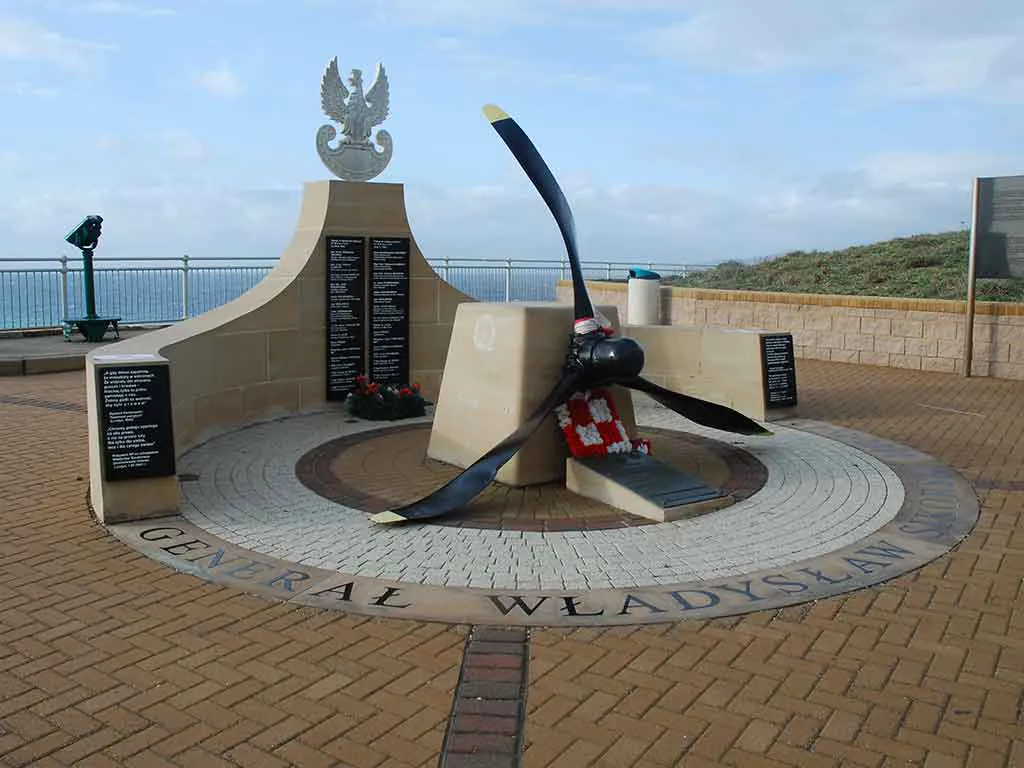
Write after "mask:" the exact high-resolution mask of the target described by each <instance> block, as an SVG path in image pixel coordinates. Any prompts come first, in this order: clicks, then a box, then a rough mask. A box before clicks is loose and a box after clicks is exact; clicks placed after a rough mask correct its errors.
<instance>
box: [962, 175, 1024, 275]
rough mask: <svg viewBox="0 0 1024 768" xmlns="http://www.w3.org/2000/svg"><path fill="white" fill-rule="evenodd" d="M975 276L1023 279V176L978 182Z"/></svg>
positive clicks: (999, 177)
mask: <svg viewBox="0 0 1024 768" xmlns="http://www.w3.org/2000/svg"><path fill="white" fill-rule="evenodd" d="M977 205H978V231H977V232H975V233H974V237H975V238H976V245H977V249H976V253H977V267H976V274H977V276H978V277H991V278H1011V277H1016V278H1024V176H997V177H993V178H985V179H978V201H977Z"/></svg>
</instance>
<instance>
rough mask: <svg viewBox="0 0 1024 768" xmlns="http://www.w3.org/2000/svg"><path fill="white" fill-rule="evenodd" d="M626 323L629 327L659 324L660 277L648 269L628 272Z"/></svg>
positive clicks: (636, 268)
mask: <svg viewBox="0 0 1024 768" xmlns="http://www.w3.org/2000/svg"><path fill="white" fill-rule="evenodd" d="M628 291H629V293H628V299H629V301H628V303H627V305H626V322H627V323H628V324H629V325H659V324H660V323H661V275H659V274H658V273H657V272H651V271H650V270H648V269H640V268H638V267H634V268H633V269H631V270H629V286H628Z"/></svg>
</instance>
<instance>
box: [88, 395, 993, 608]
mask: <svg viewBox="0 0 1024 768" xmlns="http://www.w3.org/2000/svg"><path fill="white" fill-rule="evenodd" d="M670 417H671V415H670ZM305 418H308V417H305ZM666 418H668V422H666ZM639 420H640V414H639V413H638V421H639ZM282 421H287V420H282ZM654 421H655V422H656V424H657V426H666V425H667V426H668V427H669V428H683V427H682V426H681V425H682V424H683V422H682V420H681V419H680V420H678V423H675V424H673V423H672V422H671V418H669V417H659V419H655V420H654ZM773 427H778V429H779V432H781V433H785V432H788V433H791V434H792V435H804V436H807V439H808V440H810V439H815V438H817V439H819V440H823V441H825V442H832V443H835V444H837V445H841V446H845V447H847V448H848V449H850V451H851V454H850V455H851V456H854V459H855V460H856V461H857V462H859V464H861V465H863V466H861V469H862V470H863V469H864V468H865V467H867V468H868V469H870V470H871V471H874V472H876V473H880V474H881V475H886V476H891V478H896V481H897V483H896V485H893V483H892V480H891V478H890V480H889V481H888V485H887V486H886V487H887V489H888V491H887V493H889V494H890V495H889V497H887V498H888V501H886V500H883V501H882V502H881V506H880V508H883V507H885V505H886V503H888V505H889V506H890V507H893V506H895V504H896V502H898V509H896V510H895V514H891V515H888V513H886V514H887V515H888V519H887V520H886V521H885V522H884V523H882V524H881V525H879V526H877V527H875V528H874V529H873V530H871V531H870V532H869V533H867V534H866V535H863V536H860V537H859V538H856V540H851V541H846V542H840V543H841V545H840V546H836V547H835V548H834V549H831V551H828V552H823V553H820V554H817V555H815V556H812V557H807V558H804V559H800V560H796V561H792V562H785V563H784V564H781V565H774V564H773V565H769V566H768V567H754V568H750V569H749V570H746V571H742V572H731V571H729V570H728V568H726V569H724V570H722V573H723V575H721V576H718V577H715V576H711V577H710V578H701V579H689V580H687V579H679V580H677V581H675V582H672V583H669V582H664V581H659V582H658V583H653V584H652V583H645V584H636V585H625V586H612V587H610V588H608V587H605V588H600V587H589V586H588V585H587V584H580V585H577V584H563V585H562V586H561V588H539V589H534V588H529V587H527V586H523V585H514V586H511V587H508V586H499V585H497V584H493V585H491V586H489V587H473V586H451V585H443V584H432V583H419V582H414V581H408V580H403V579H401V578H394V577H392V576H390V575H376V576H366V575H356V574H351V573H345V572H339V571H338V570H333V569H329V568H324V567H318V566H314V565H310V564H308V563H304V562H297V561H296V559H293V558H288V559H285V558H281V557H277V556H275V555H274V554H273V553H272V552H273V547H266V548H265V550H266V549H270V550H271V552H268V551H257V550H256V549H253V548H252V547H251V546H246V545H240V544H239V543H235V542H232V541H231V538H232V537H234V538H236V539H237V537H238V535H237V533H236V532H233V531H230V530H227V529H223V528H221V529H217V528H216V526H214V525H204V526H200V525H197V524H196V522H195V521H193V520H190V519H188V514H187V513H186V514H184V515H176V516H173V517H167V518H162V519H158V520H149V521H141V522H134V523H123V524H117V525H110V526H108V527H109V530H110V531H111V532H112V533H113V534H114V535H115V536H117V537H118V538H119V539H121V540H122V541H124V542H125V543H127V544H128V545H129V546H132V547H134V548H135V549H137V550H139V551H141V552H142V553H144V554H145V555H147V556H148V557H151V558H153V559H156V560H158V561H160V562H162V563H164V564H166V565H167V566H169V567H171V568H173V569H175V570H178V571H181V572H185V573H189V574H192V575H194V576H196V577H199V578H201V579H204V580H207V581H211V582H216V583H219V584H224V585H229V586H233V587H236V588H239V589H241V590H244V591H246V592H248V593H251V594H255V595H260V596H262V597H265V598H269V599H274V600H282V601H287V602H290V603H295V604H300V605H305V606H311V607H317V608H325V609H336V610H343V611H349V612H354V613H360V614H368V615H377V616H386V617H391V618H407V619H415V620H425V621H441V622H449V623H471V624H501V625H523V626H526V625H533V626H605V625H628V624H644V623H657V622H671V621H678V620H683V619H705V618H712V617H720V616H730V615H738V614H743V613H748V612H752V611H757V610H765V609H776V608H781V607H785V606H790V605H796V604H799V603H804V602H808V601H812V600H817V599H821V598H824V597H830V596H834V595H838V594H842V593H846V592H851V591H854V590H857V589H862V588H865V587H869V586H872V585H876V584H880V583H883V582H885V581H888V580H890V579H892V578H895V577H897V576H899V575H901V574H903V573H907V572H908V571H912V570H915V569H917V568H920V567H921V566H923V565H925V564H926V563H928V562H931V561H932V560H934V559H936V558H938V557H941V556H942V555H943V554H945V553H946V552H948V551H949V550H950V549H951V548H953V547H954V546H956V544H957V543H958V542H959V541H961V540H962V539H963V538H964V537H965V536H966V535H967V534H968V533H969V532H970V531H971V529H972V528H973V526H974V525H975V523H976V522H977V519H978V515H979V505H978V500H977V497H976V495H975V493H974V491H973V489H972V487H971V486H970V484H968V483H967V482H966V481H965V480H964V479H963V478H962V477H961V476H960V475H959V474H958V473H956V472H955V471H953V470H952V469H950V468H949V467H946V466H944V465H942V464H941V463H939V462H937V461H936V460H935V459H934V458H932V457H931V456H928V455H926V454H924V453H921V452H919V451H916V450H914V449H912V448H909V447H907V446H903V445H900V444H898V443H895V442H892V441H889V440H884V439H881V438H877V437H874V436H872V435H869V434H865V433H863V432H858V431H855V430H851V429H846V428H843V427H838V426H835V425H831V424H827V423H824V422H816V421H809V420H801V419H794V420H789V421H785V422H774V423H773ZM366 428H373V427H366V425H359V426H358V427H356V431H361V430H363V429H366ZM686 428H689V425H687V426H686ZM247 429H253V428H247ZM245 431H246V430H240V431H239V433H232V435H235V436H237V435H239V434H240V433H241V432H245ZM229 437H230V436H229ZM323 437H324V436H323V435H313V436H311V438H310V439H322V438H323ZM253 438H256V439H259V435H257V434H253V435H250V437H249V439H253ZM213 442H216V440H214V441H211V443H213ZM821 444H822V445H823V444H825V443H824V442H823V443H821ZM207 445H209V444H207ZM226 448H228V449H231V445H230V442H229V444H228V445H227V446H226ZM235 450H236V449H235ZM188 456H189V454H187V455H186V458H188ZM197 456H199V457H201V456H202V452H201V451H199V452H198V453H196V454H195V455H194V456H193V458H196V457H197ZM184 463H185V464H186V465H187V464H188V462H187V461H186V462H184ZM769 467H770V465H769ZM251 469H252V468H251V467H250V470H251ZM183 471H186V470H183ZM235 472H236V475H235V480H236V481H237V480H239V479H240V478H243V477H244V476H245V473H244V467H241V466H240V465H239V466H236V468H235ZM264 472H268V470H267V469H266V468H265V467H264ZM250 479H251V478H250ZM275 479H278V476H275V475H273V473H271V476H270V477H264V478H263V480H264V481H266V482H269V483H271V487H272V484H273V482H274V481H275ZM295 484H296V486H298V485H299V484H298V481H297V480H296V481H295ZM897 485H898V490H899V493H898V494H897V493H896V490H897ZM185 486H186V487H187V486H188V484H187V483H186V484H185ZM766 486H768V487H770V486H772V476H771V468H770V471H769V479H768V482H767V484H766ZM766 491H767V488H766V490H763V491H762V492H761V493H765V492H766ZM307 492H308V491H307ZM308 493H310V495H313V494H312V492H308ZM759 495H760V493H758V494H754V496H753V497H752V498H751V499H749V500H748V501H747V502H745V503H751V502H753V501H755V500H756V499H757V497H758V496H759ZM321 501H323V500H321ZM268 502H270V503H281V499H276V500H275V499H269V500H268ZM806 502H807V500H806V499H804V500H802V501H801V500H800V499H793V500H792V503H794V504H797V503H804V504H805V506H806ZM285 503H289V502H288V501H287V499H286V500H285ZM324 503H329V502H324ZM240 504H241V503H240ZM245 506H246V504H241V506H240V509H241V508H242V507H245ZM249 506H250V509H249V514H251V512H252V509H251V504H250V505H249ZM740 506H742V505H734V506H733V507H730V508H729V509H731V510H736V509H738V508H739V507H740ZM812 507H813V504H812V505H811V507H808V509H811V508H812ZM339 509H342V508H340V507H339ZM807 514H808V516H809V517H808V522H811V518H810V516H811V515H813V512H812V511H809V512H808V513H807ZM708 517H710V516H705V517H704V518H700V519H699V520H702V521H703V520H706V519H707V518H708ZM267 519H268V521H269V523H268V524H270V525H272V524H273V517H272V516H268V518H267ZM681 522H683V523H687V522H691V523H694V522H697V521H681ZM663 525H679V523H673V524H659V525H657V526H644V527H642V528H635V529H627V532H629V531H633V532H635V531H641V532H654V533H655V534H657V533H658V531H659V529H660V528H661V527H662V526H663ZM318 530H319V529H317V528H316V527H315V526H313V527H312V528H311V529H310V530H309V531H307V532H306V533H307V534H312V535H314V536H315V535H316V533H317V531H318ZM434 530H435V531H438V532H440V531H444V530H445V529H444V528H441V527H435V528H434ZM447 531H448V533H449V534H450V535H453V536H463V535H466V534H470V535H473V534H478V535H487V534H497V533H501V532H494V531H472V530H471V531H466V530H465V529H447ZM854 532H856V529H855V531H854ZM606 533H607V532H597V534H598V535H599V534H606ZM620 533H623V532H621V531H615V532H614V534H616V535H617V534H620ZM299 534H300V531H299V529H296V528H292V529H289V530H288V531H285V532H284V536H285V538H286V539H288V538H289V537H291V538H294V537H295V536H298V535H299ZM519 535H520V536H522V537H524V538H526V537H529V536H531V535H532V536H541V535H542V534H528V533H520V534H519ZM567 535H568V534H567ZM382 551H387V550H386V549H385V550H382ZM396 552H397V550H396ZM780 562H781V561H780ZM371 565H372V564H371ZM538 565H542V564H538Z"/></svg>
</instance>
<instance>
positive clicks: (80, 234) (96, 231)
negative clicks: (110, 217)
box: [64, 216, 103, 251]
mask: <svg viewBox="0 0 1024 768" xmlns="http://www.w3.org/2000/svg"><path fill="white" fill-rule="evenodd" d="M102 229H103V217H102V216H86V217H85V218H84V219H82V221H81V223H80V224H79V225H78V226H77V227H75V228H74V229H72V230H71V231H70V232H68V234H67V237H65V238H64V239H65V240H67V241H68V242H69V243H71V244H72V245H73V246H75V247H76V248H81V249H82V250H83V251H91V250H93V249H94V248H95V247H96V244H97V243H98V242H99V239H100V234H101V232H102Z"/></svg>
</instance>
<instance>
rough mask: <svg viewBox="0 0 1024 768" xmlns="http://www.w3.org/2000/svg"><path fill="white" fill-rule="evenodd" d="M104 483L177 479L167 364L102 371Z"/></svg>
mask: <svg viewBox="0 0 1024 768" xmlns="http://www.w3.org/2000/svg"><path fill="white" fill-rule="evenodd" d="M96 390H97V393H98V395H99V397H98V399H99V406H100V430H101V432H100V450H101V457H102V464H103V478H104V479H105V480H107V481H108V482H110V481H115V480H138V479H141V478H146V477H167V476H170V475H173V474H174V473H175V466H174V434H173V430H172V421H171V384H170V370H169V369H168V367H167V365H166V364H158V365H124V366H110V367H106V368H98V369H97V370H96Z"/></svg>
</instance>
